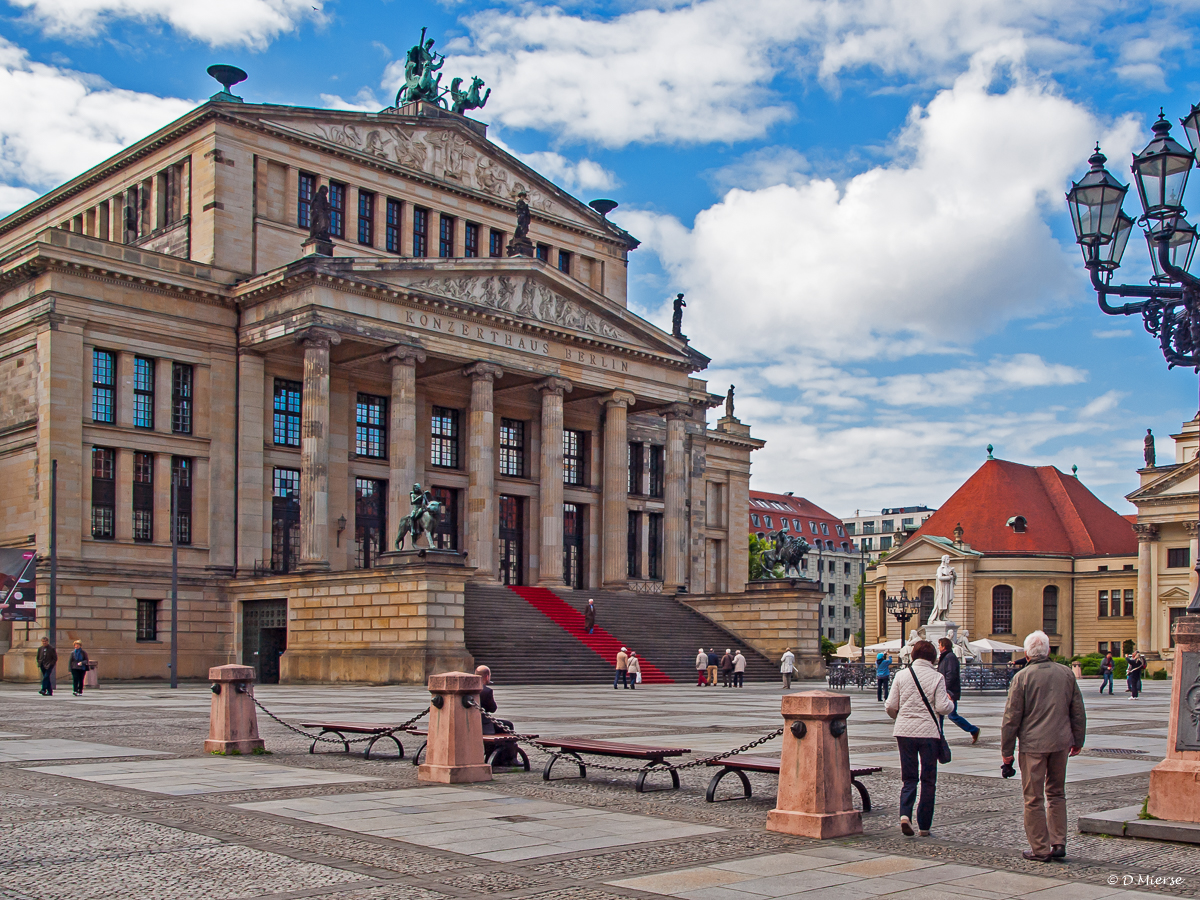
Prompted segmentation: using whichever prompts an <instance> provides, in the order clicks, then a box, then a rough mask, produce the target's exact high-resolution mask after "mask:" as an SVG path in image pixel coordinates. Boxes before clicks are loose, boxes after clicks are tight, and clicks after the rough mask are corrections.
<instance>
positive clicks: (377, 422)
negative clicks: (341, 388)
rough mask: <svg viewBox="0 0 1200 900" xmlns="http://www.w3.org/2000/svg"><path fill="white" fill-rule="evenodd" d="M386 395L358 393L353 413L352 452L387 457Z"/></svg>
mask: <svg viewBox="0 0 1200 900" xmlns="http://www.w3.org/2000/svg"><path fill="white" fill-rule="evenodd" d="M387 404H388V402H387V397H376V396H375V395H374V394H359V395H358V403H357V404H356V405H355V413H354V453H355V454H356V455H357V456H369V457H371V458H372V459H386V458H387V441H388V437H387V415H388V408H387Z"/></svg>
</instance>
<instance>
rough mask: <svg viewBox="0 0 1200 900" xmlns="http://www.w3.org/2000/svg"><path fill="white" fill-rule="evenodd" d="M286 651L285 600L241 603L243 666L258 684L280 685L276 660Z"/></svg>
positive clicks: (277, 661)
mask: <svg viewBox="0 0 1200 900" xmlns="http://www.w3.org/2000/svg"><path fill="white" fill-rule="evenodd" d="M285 650H287V600H248V601H246V602H245V603H243V604H242V665H244V666H252V667H253V668H254V671H255V673H256V675H255V678H256V680H257V682H258V683H259V684H279V657H281V656H282V655H283V652H284V651H285Z"/></svg>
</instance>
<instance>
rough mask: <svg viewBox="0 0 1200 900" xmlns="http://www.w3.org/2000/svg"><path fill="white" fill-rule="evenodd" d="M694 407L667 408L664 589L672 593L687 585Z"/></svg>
mask: <svg viewBox="0 0 1200 900" xmlns="http://www.w3.org/2000/svg"><path fill="white" fill-rule="evenodd" d="M690 417H691V408H690V407H687V406H684V405H682V404H677V405H675V406H672V407H671V408H670V409H668V410H667V414H666V419H667V446H666V450H665V454H666V459H665V461H664V464H665V466H666V475H665V478H666V484H664V485H663V500H664V506H665V509H664V510H663V592H664V593H673V592H675V591H678V590H679V589H680V588H681V587H682V588H686V587H687V565H686V563H687V532H688V527H687V525H688V523H687V516H686V509H685V507H684V500H685V499H686V497H687V452H686V446H685V442H686V440H687V420H688V419H689V418H690Z"/></svg>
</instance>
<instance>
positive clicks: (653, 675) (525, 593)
mask: <svg viewBox="0 0 1200 900" xmlns="http://www.w3.org/2000/svg"><path fill="white" fill-rule="evenodd" d="M509 590H510V591H512V592H513V593H514V594H516V595H517V596H518V597H520V598H521V599H522V600H524V601H525V602H526V603H528V604H529V605H530V606H532V607H533V608H534V609H536V610H537V611H538V612H540V613H541V614H542V615H544V616H545V617H546V618H548V619H550V621H552V622H554V624H556V625H557V626H558V627H559V628H561V629H562V630H563V631H565V632H567V633H568V634H570V635H571V636H572V637H573V638H575V639H576V640H577V641H579V642H580V643H581V644H583V645H585V646H586V647H587V648H588V649H590V650H591V651H592V652H593V653H595V654H596V655H598V656H600V657H601V658H602V659H604V660H605V661H606V662H607V663H608V664H609V665H610V666H616V664H617V653H618V652H619V651H620V649H621V648H622V647H628V646H630V645H629V643H628V642H627V641H626V642H621V641H619V640H617V639H616V638H615V637H613V636H612V635H611V634H609V633H608V632H607V631H605V630H604V629H603V628H601V627H599V626H597V627H596V628H595V629H593V630H592V633H591V634H588V633H587V632H586V631H584V628H583V613H581V612H577V611H576V610H575V609H574V608H573V607H571V606H570V605H569V604H568V603H566V602H564V601H563V599H562V598H561V597H559V596H558V595H557V594H555V593H554V592H553V591H549V590H547V589H546V588H540V587H509ZM633 649H634V650H637V644H636V643H635V644H634V645H633ZM638 659H639V660H640V661H641V664H642V683H643V684H674V683H675V679H673V678H671V677H670V676H668V675H667V673H666V672H664V671H662V670H661V669H659V668H658V667H656V666H654V665H653V664H652V663H649V662H647V661H646V660H645V659H642V657H641V655H640V654H639V655H638Z"/></svg>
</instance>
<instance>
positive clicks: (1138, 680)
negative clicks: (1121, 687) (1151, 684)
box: [1129, 672, 1142, 697]
mask: <svg viewBox="0 0 1200 900" xmlns="http://www.w3.org/2000/svg"><path fill="white" fill-rule="evenodd" d="M1129 690H1130V691H1131V692H1132V693H1133V696H1135V697H1136V696H1137V695H1138V694H1140V693H1141V691H1142V673H1141V672H1138V673H1137V674H1136V675H1133V676H1131V677H1130V679H1129Z"/></svg>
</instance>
